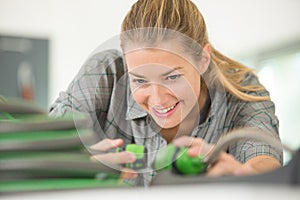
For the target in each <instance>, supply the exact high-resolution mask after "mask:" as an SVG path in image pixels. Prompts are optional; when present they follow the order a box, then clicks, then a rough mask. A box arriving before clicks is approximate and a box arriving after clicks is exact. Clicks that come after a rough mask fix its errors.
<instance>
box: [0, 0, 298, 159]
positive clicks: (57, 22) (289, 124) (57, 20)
mask: <svg viewBox="0 0 300 200" xmlns="http://www.w3.org/2000/svg"><path fill="white" fill-rule="evenodd" d="M134 2H135V0H106V1H103V0H63V1H61V0H26V1H24V0H0V94H2V95H7V96H13V97H22V98H25V99H31V100H33V101H35V102H37V104H39V105H40V106H41V107H43V108H45V109H48V108H49V106H50V105H51V103H52V102H53V101H54V100H55V99H56V98H57V96H58V94H59V92H60V91H62V90H65V89H66V88H67V86H68V84H69V83H70V82H71V80H72V78H73V77H74V76H75V74H76V73H77V71H78V70H79V69H80V67H81V65H82V64H83V62H84V61H85V60H86V59H87V57H88V56H89V55H90V53H91V52H92V51H93V50H95V49H96V48H97V47H98V46H99V45H100V44H102V43H103V42H105V41H107V40H108V39H111V38H112V37H113V36H115V35H117V34H119V31H120V25H121V22H122V20H123V17H124V16H125V14H126V12H127V11H128V10H129V8H130V6H131V4H133V3H134ZM193 2H194V3H195V4H196V5H197V6H198V8H199V9H200V11H201V12H202V14H203V16H204V18H205V20H206V24H207V27H208V33H209V38H210V41H211V43H212V45H213V46H214V47H215V48H217V49H218V50H220V51H221V52H223V53H224V54H225V55H227V56H229V57H232V58H234V59H236V60H239V61H240V62H243V63H245V64H247V65H248V66H250V67H252V68H254V69H255V71H256V72H257V73H258V75H259V77H260V80H261V82H262V83H263V84H265V86H266V87H267V89H268V90H269V91H270V93H271V97H272V99H273V101H274V102H275V104H276V106H277V110H276V114H277V116H278V117H279V120H280V135H281V138H282V141H283V142H284V143H285V144H287V145H288V146H290V147H291V148H299V147H300V123H299V122H300V121H299V114H300V103H299V102H300V101H299V100H297V99H298V98H300V89H299V88H298V87H299V85H300V84H299V83H300V78H299V76H300V25H299V20H300V1H299V0H243V1H240V0H226V1H220V0H209V1H207V0H194V1H193ZM288 159H289V155H286V158H285V160H286V161H287V160H288Z"/></svg>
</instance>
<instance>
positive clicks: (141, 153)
mask: <svg viewBox="0 0 300 200" xmlns="http://www.w3.org/2000/svg"><path fill="white" fill-rule="evenodd" d="M121 151H126V152H130V153H133V154H135V156H136V158H137V159H136V161H135V162H134V163H126V164H124V165H123V166H124V167H126V168H131V169H143V168H145V167H146V165H147V149H146V147H144V146H142V145H137V144H127V145H126V146H125V147H123V148H122V147H118V148H116V152H121Z"/></svg>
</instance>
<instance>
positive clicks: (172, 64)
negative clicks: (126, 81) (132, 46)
mask: <svg viewBox="0 0 300 200" xmlns="http://www.w3.org/2000/svg"><path fill="white" fill-rule="evenodd" d="M125 59H126V63H127V69H128V73H129V77H130V87H131V90H132V93H133V98H134V99H135V101H136V102H137V103H138V104H139V105H140V107H141V108H143V109H144V110H145V111H147V112H148V113H149V114H150V115H151V116H152V118H153V119H154V120H155V122H156V123H157V124H158V125H159V126H160V127H161V128H173V127H175V126H177V125H179V124H180V123H181V122H182V120H183V119H184V118H185V117H186V116H187V115H188V114H189V113H190V112H191V111H194V110H195V109H196V110H199V109H198V99H199V96H200V73H199V66H197V67H196V66H194V65H192V64H191V63H190V62H188V61H187V60H186V59H184V57H181V56H179V55H177V54H174V53H172V52H169V51H166V50H161V49H154V48H146V49H139V50H136V51H132V52H129V53H127V54H125ZM195 106H196V108H195Z"/></svg>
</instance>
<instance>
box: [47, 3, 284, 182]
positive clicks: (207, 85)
mask: <svg viewBox="0 0 300 200" xmlns="http://www.w3.org/2000/svg"><path fill="white" fill-rule="evenodd" d="M120 38H121V48H122V53H120V52H118V51H114V50H108V51H103V52H100V53H98V54H95V55H94V56H92V57H91V58H90V59H89V60H88V61H87V62H86V63H85V65H84V66H83V68H82V69H81V71H80V72H79V73H78V74H77V76H76V77H75V79H74V80H73V82H72V83H71V84H70V86H69V88H68V90H67V91H66V92H63V93H61V94H60V97H59V98H58V99H57V100H56V102H55V103H54V105H53V106H52V108H51V112H50V114H51V115H52V116H59V115H63V114H65V113H67V112H78V111H79V112H86V113H88V114H89V116H90V117H91V123H92V124H91V126H93V128H94V130H95V132H96V133H97V134H98V135H99V140H100V141H99V142H98V143H97V144H95V145H93V148H95V149H97V150H101V151H106V150H109V149H111V148H115V147H118V146H122V145H125V144H129V143H136V144H140V145H144V146H146V148H147V149H148V166H149V167H150V166H151V163H152V162H153V160H154V159H155V156H156V155H157V153H158V151H159V150H160V149H162V148H164V147H165V146H166V145H167V144H169V143H174V144H175V145H177V146H187V147H189V151H188V153H189V155H190V156H197V155H198V154H199V153H200V152H202V153H203V148H205V146H206V145H207V143H211V144H214V143H216V142H217V141H218V139H219V138H220V136H222V135H224V134H226V133H227V132H229V131H230V130H233V129H236V128H242V127H257V128H259V129H261V130H266V131H268V132H272V134H273V135H274V137H275V138H278V139H279V137H278V119H277V117H276V116H275V113H274V112H275V108H274V104H273V102H272V101H270V98H269V95H268V92H267V91H266V90H265V88H264V87H263V86H262V85H261V84H260V83H259V81H258V79H257V77H256V76H255V75H254V73H253V72H252V70H251V69H249V68H248V67H246V66H244V65H242V64H240V63H238V62H236V61H234V60H232V59H229V58H228V57H226V56H224V55H222V54H221V53H219V52H218V51H217V50H215V49H214V48H213V47H212V45H211V44H210V43H209V40H208V36H207V31H206V26H205V22H204V19H203V17H202V15H201V13H200V12H199V10H198V9H197V7H196V6H195V5H194V4H193V3H192V2H191V1H190V0H180V1H178V0H139V1H137V2H136V3H135V4H134V5H133V6H132V8H131V10H130V11H129V12H128V14H127V15H126V17H125V19H124V21H123V23H122V31H121V37H120ZM96 158H99V159H100V160H102V161H105V160H106V161H109V162H112V163H130V162H134V161H135V160H136V158H135V156H134V155H133V154H130V153H126V152H122V153H108V154H104V155H100V156H96ZM281 164H282V152H278V151H277V150H275V149H274V148H273V147H271V146H270V145H268V144H265V143H262V142H258V141H255V140H247V141H240V142H237V143H235V144H234V145H232V146H230V148H228V150H227V152H224V153H222V154H221V155H220V156H219V158H218V159H217V161H216V162H215V163H214V164H213V165H212V166H211V167H210V168H209V170H208V172H207V175H210V176H219V175H240V174H254V173H260V172H265V171H269V170H272V169H275V168H278V167H280V166H281ZM152 176H153V173H149V174H147V173H145V174H144V176H143V178H144V179H145V180H146V182H149V181H150V180H151V178H152ZM125 177H135V174H131V173H128V174H126V176H125Z"/></svg>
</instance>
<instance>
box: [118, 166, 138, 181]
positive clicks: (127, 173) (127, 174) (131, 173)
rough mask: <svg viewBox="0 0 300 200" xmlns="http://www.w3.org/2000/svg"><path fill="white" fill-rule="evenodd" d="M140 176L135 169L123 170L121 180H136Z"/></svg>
mask: <svg viewBox="0 0 300 200" xmlns="http://www.w3.org/2000/svg"><path fill="white" fill-rule="evenodd" d="M137 176H138V173H137V172H136V171H135V170H133V169H128V168H124V169H122V173H121V176H120V178H121V179H134V178H136V177H137Z"/></svg>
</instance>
